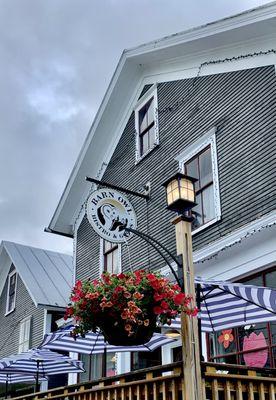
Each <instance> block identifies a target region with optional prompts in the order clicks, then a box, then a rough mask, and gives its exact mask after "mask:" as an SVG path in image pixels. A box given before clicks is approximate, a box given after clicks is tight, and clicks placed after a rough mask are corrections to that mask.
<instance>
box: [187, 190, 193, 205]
mask: <svg viewBox="0 0 276 400" xmlns="http://www.w3.org/2000/svg"><path fill="white" fill-rule="evenodd" d="M187 200H189V201H192V202H194V201H195V192H194V191H193V190H187Z"/></svg>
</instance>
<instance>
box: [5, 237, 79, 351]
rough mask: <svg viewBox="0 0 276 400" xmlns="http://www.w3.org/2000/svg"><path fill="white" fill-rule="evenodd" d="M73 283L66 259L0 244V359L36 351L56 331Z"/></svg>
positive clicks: (37, 250) (71, 261)
mask: <svg viewBox="0 0 276 400" xmlns="http://www.w3.org/2000/svg"><path fill="white" fill-rule="evenodd" d="M72 281H73V260H72V257H71V256H70V255H67V254H61V253H57V252H54V251H49V250H43V249H38V248H34V247H30V246H24V245H21V244H17V243H13V242H7V241H3V242H2V243H1V247H0V337H1V343H0V358H2V357H7V356H10V355H11V354H16V353H20V352H22V351H26V350H28V349H30V348H34V347H37V346H38V345H39V344H40V343H41V342H42V339H43V335H44V334H45V333H46V332H51V331H52V330H56V329H57V327H56V324H55V321H56V320H57V319H59V318H61V317H63V315H64V310H65V307H66V305H67V303H68V301H69V297H70V292H71V288H72Z"/></svg>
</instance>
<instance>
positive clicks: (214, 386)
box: [212, 379, 219, 400]
mask: <svg viewBox="0 0 276 400" xmlns="http://www.w3.org/2000/svg"><path fill="white" fill-rule="evenodd" d="M212 400H219V391H218V380H217V379H214V380H213V382H212Z"/></svg>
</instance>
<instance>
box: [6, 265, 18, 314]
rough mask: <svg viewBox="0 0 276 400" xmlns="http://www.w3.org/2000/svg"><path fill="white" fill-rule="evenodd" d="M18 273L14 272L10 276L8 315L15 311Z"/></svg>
mask: <svg viewBox="0 0 276 400" xmlns="http://www.w3.org/2000/svg"><path fill="white" fill-rule="evenodd" d="M16 277H17V275H16V271H15V270H14V271H12V272H11V273H10V274H9V276H8V291H7V305H6V314H9V313H10V312H12V311H13V310H14V309H15V297H16V280H17V279H16Z"/></svg>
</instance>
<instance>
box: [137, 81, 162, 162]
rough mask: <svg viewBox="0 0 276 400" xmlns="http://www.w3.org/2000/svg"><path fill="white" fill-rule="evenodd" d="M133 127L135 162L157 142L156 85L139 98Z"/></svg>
mask: <svg viewBox="0 0 276 400" xmlns="http://www.w3.org/2000/svg"><path fill="white" fill-rule="evenodd" d="M135 128H136V163H137V162H139V161H140V160H141V159H142V158H144V157H145V156H146V155H147V154H148V153H149V152H150V151H151V150H152V149H154V147H155V146H156V145H157V144H158V143H159V137H158V123H157V92H156V86H154V87H152V88H151V89H150V90H149V91H147V92H146V94H145V95H144V96H143V97H142V98H141V99H140V100H139V102H138V104H137V106H136V109H135Z"/></svg>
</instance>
